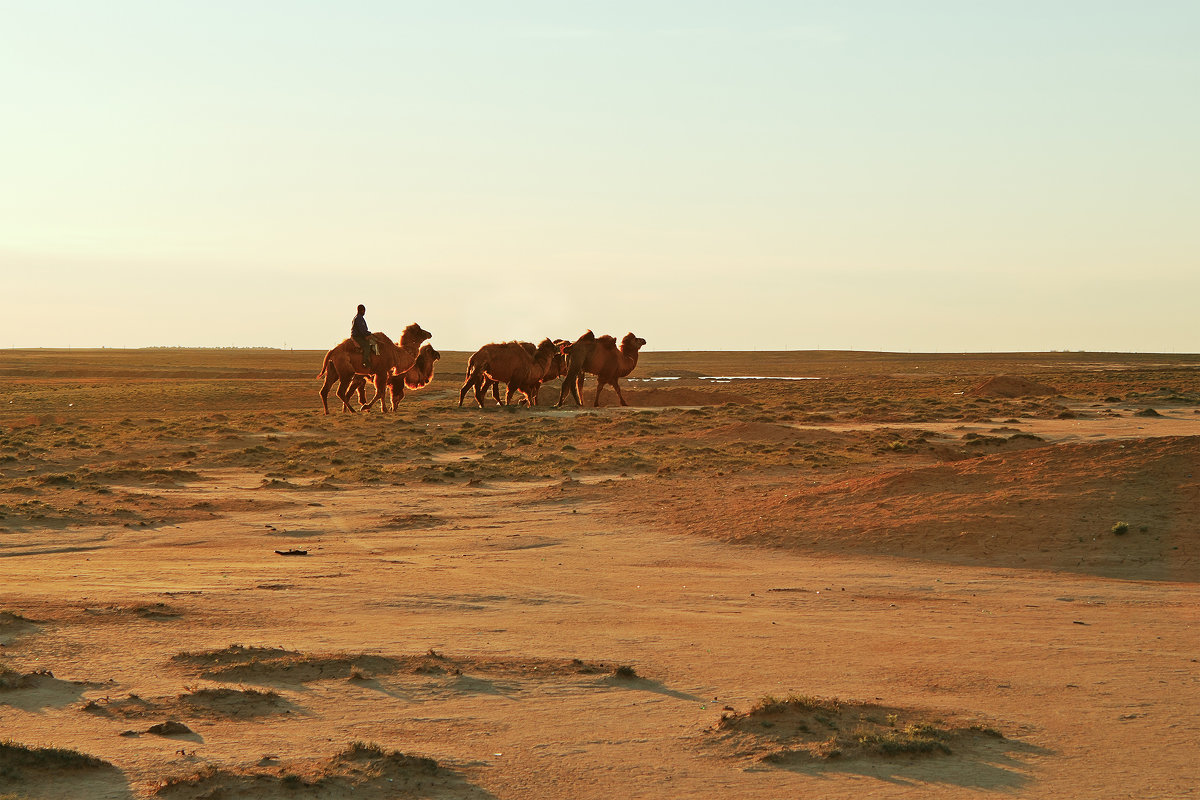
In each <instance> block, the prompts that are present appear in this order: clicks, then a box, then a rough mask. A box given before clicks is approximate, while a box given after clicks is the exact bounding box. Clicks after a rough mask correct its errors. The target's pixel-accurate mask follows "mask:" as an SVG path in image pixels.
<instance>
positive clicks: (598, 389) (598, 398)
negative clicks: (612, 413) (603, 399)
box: [592, 376, 604, 408]
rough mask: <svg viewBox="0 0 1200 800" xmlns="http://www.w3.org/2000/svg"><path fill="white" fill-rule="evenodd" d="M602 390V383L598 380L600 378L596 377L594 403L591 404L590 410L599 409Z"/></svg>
mask: <svg viewBox="0 0 1200 800" xmlns="http://www.w3.org/2000/svg"><path fill="white" fill-rule="evenodd" d="M603 388H604V381H602V380H600V378H599V377H598V376H597V378H596V402H594V403H592V408H599V407H600V390H601V389H603Z"/></svg>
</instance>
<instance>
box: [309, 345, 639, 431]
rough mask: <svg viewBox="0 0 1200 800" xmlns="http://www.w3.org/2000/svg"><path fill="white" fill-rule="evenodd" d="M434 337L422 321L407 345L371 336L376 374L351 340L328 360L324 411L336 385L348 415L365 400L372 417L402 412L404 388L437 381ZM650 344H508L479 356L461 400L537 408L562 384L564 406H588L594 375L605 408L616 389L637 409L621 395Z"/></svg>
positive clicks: (487, 349)
mask: <svg viewBox="0 0 1200 800" xmlns="http://www.w3.org/2000/svg"><path fill="white" fill-rule="evenodd" d="M432 336H433V334H431V333H430V332H429V331H427V330H425V329H423V328H422V327H421V326H420V325H418V324H416V323H415V322H414V323H413V324H412V325H409V326H408V327H407V328H405V329H404V333H402V334H401V335H400V342H399V343H396V342H393V341H392V340H391V339H390V338H389V337H388V336H387V334H384V333H380V332H378V331H377V332H375V333H372V334H371V339H372V341H373V343H374V349H375V352H374V353H373V354H372V357H371V364H370V367H366V366H364V364H363V357H362V348H361V347H359V345H358V343H357V342H355V341H354V340H353V339H346V340H345V341H343V342H342V343H341V344H339V345H338V346H337V347H335V348H333V349H332V350H330V351H329V352H328V353H326V354H325V361H324V363H323V364H322V365H321V372H320V374H319V375H318V376H317V377H319V378H324V383H323V384H322V385H321V406H322V407H323V408H324V409H325V413H326V414H328V413H329V390H330V388H331V387H332V386H333V384H334V383H335V382H336V383H337V384H338V388H337V396H338V398H339V399H340V400H341V401H342V410H343V411H349V412H354V411H357V410H359V409H356V408H354V407H353V406H352V405H351V404H350V398H351V397H352V396H353V395H354V394H355V393H357V394H358V402H359V408H360V409H361V410H363V411H368V410H370V408H371V407H372V406H373V405H374V404H375V401H376V400H378V401H379V405H380V408H381V409H382V410H383V411H384V412H386V411H388V410H389V400H390V410H393V411H394V410H395V408H396V403H397V402H399V401H400V400H401V399H403V398H404V389H405V387H408V388H409V389H419V388H421V387H423V386H425V385H427V384H428V383H429V382H430V381H431V380H432V379H433V369H434V363H435V362H436V361H437V360H438V359H439V358H441V354H440V353H438V351H437V350H434V349H433V347H431V346H430V345H429V344H428V342H426V340H427V339H430V338H432ZM645 344H646V340H645V339H642V338H640V337H638V336H634V335H633V334H632V333H627V334H625V336H624V337H623V338H622V339H621V343H620V344H619V345H618V344H617V340H616V337H613V336H596V335H595V334H594V333H592V332H591V331H590V330H589V331H587V332H586V333H584V334H583V335H582V336H580V337H579V338H578V339H576V340H575V341H573V342H571V341H568V340H566V339H543V340H542V341H541V342H540V343H538V344H536V345H535V344H533V343H532V342H500V343H492V344H485V345H484V346H483V347H481V348H479V349H478V350H477V351H475V354H474V355H472V356H471V358H470V359H468V361H467V376H466V379H465V380H464V381H463V385H462V389H460V390H459V393H458V405H459V406H460V407H461V406H462V404H463V401H464V400H465V399H466V396H467V392H468V391H472V390H473V391H474V393H475V402H477V403H478V404H479V407H480V408H483V406H484V397H486V396H487V394H488V392H489V391H490V392H491V394H492V397H494V398H495V401H496V403H497V404H499V405H508V404H509V403H511V402H512V399H513V396H514V395H515V394H518V393H519V394H520V395H521V399H520V402H521V403H522V404H525V405H529V406H530V407H532V406H535V405H537V402H538V390H539V389H540V388H541V386H542V384H544V383H547V382H549V381H552V380H555V379H557V378H562V379H563V382H562V388H561V390H560V391H559V395H558V403H556V404H555V407H556V408H557V407H560V406H562V405H563V403H564V402H565V401H566V399H567V395H568V394H569V395H571V396H572V397H573V398H575V403H576V404H577V405H582V404H583V403H582V400H581V397H580V392H581V391H582V389H583V380H584V377H585V376H587V375H595V376H596V380H597V384H596V401H595V405H596V406H599V405H600V391H601V390H602V389H603V388H604V387H605V386H611V387H613V390H614V391H615V392H616V393H617V399H618V400H620V401H621V405H623V406H625V405H629V404H628V403H626V402H625V397H624V396H623V395H622V394H621V386H620V384H619V383H618V380H619V379H621V378H624V377H625V376H626V375H628V374H629V373H630V372H633V368H634V367H636V366H637V361H638V352H639V351H640V350H641V349H642V347H643V346H644V345H645ZM368 379H369V380H371V381H372V382H373V383H374V385H375V395H374V397H372V398H371V399H370V401H367V399H366V391H365V389H366V383H367V380H368ZM501 384H504V386H505V387H507V392H506V393H505V396H504V400H503V402H501V400H500V385H501Z"/></svg>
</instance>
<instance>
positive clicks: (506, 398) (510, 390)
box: [504, 383, 517, 406]
mask: <svg viewBox="0 0 1200 800" xmlns="http://www.w3.org/2000/svg"><path fill="white" fill-rule="evenodd" d="M516 391H517V386H516V384H515V383H510V384H508V391H507V392H505V393H504V405H506V406H507V405H510V404H511V403H512V396H513V393H514V392H516Z"/></svg>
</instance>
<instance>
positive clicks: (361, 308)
mask: <svg viewBox="0 0 1200 800" xmlns="http://www.w3.org/2000/svg"><path fill="white" fill-rule="evenodd" d="M358 313H360V314H365V313H367V307H366V306H364V305H363V304H362V303H359V304H358Z"/></svg>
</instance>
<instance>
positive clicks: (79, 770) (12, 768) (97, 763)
mask: <svg viewBox="0 0 1200 800" xmlns="http://www.w3.org/2000/svg"><path fill="white" fill-rule="evenodd" d="M106 789H108V790H111V791H112V793H111V794H109V793H108V792H107V791H106ZM0 790H4V791H5V792H8V791H9V790H13V791H14V793H13V794H7V793H6V794H3V795H0V797H4V798H10V797H11V798H25V797H30V798H32V797H98V796H105V797H110V796H111V797H127V796H129V795H128V787H127V786H126V782H125V779H124V776H123V775H122V774H121V772H120V770H118V769H117V768H116V767H114V766H113V765H112V764H110V763H108V762H107V761H104V760H103V759H100V758H96V757H95V756H91V755H87V754H86V753H80V752H78V751H76V750H68V749H65V748H60V747H34V746H30V745H23V744H19V743H17V742H12V741H5V740H0ZM27 792H28V793H29V794H26V793H27Z"/></svg>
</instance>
